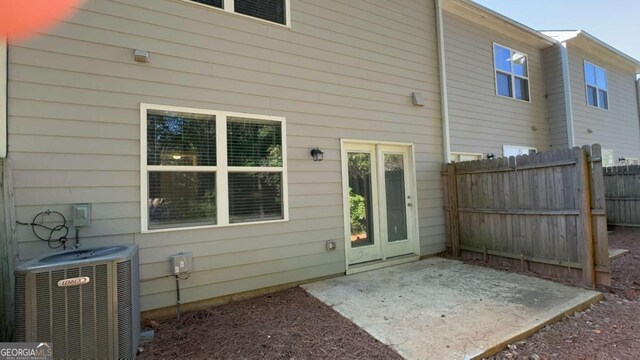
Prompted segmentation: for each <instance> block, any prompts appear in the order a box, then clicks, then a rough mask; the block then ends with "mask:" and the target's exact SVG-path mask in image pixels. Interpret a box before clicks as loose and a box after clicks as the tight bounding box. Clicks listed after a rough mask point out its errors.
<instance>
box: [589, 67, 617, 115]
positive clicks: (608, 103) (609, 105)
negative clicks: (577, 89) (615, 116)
mask: <svg viewBox="0 0 640 360" xmlns="http://www.w3.org/2000/svg"><path fill="white" fill-rule="evenodd" d="M587 64H589V65H591V66H593V67H595V68H596V69H600V70H602V71H604V76H605V79H606V81H607V88H606V89H601V88H599V87H598V85H596V86H595V88H596V91H597V92H599V91H600V90H604V91H606V92H607V108H606V109H605V108H601V107H600V106H593V105H591V104H589V86H591V85H589V84H587V74H586V71H585V70H586V69H585V68H586V67H587ZM582 76H584V95H585V98H584V101H585V102H586V103H587V106H588V107H589V108H592V109H599V110H602V111H609V109H611V98H610V97H609V72H608V71H607V69H605V68H603V67H602V66H598V65H596V64H594V63H592V62H590V61H587V60H585V61H584V64H583V65H582ZM596 82H597V81H596ZM599 95H600V94H599V93H596V101H597V102H598V104H599V103H600V100H599V98H598V96H599Z"/></svg>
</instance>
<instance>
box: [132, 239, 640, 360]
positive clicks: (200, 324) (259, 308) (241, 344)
mask: <svg viewBox="0 0 640 360" xmlns="http://www.w3.org/2000/svg"><path fill="white" fill-rule="evenodd" d="M609 245H610V247H612V248H622V249H627V250H629V252H628V253H626V254H623V255H621V256H619V257H617V258H615V259H614V260H613V263H612V270H613V274H612V275H613V276H612V278H613V279H612V280H613V286H612V287H610V288H600V289H598V290H600V291H602V292H603V293H604V294H605V300H604V301H603V302H601V303H599V304H596V305H592V306H591V307H590V308H588V309H587V310H585V311H583V312H579V313H575V314H574V315H573V316H570V317H567V318H565V319H564V320H563V321H560V322H557V323H555V324H552V325H549V326H546V327H545V328H544V329H542V330H541V331H539V332H537V333H536V334H534V335H533V336H531V337H530V338H528V339H526V340H524V341H520V342H517V343H515V344H511V345H509V348H508V349H507V350H505V351H503V352H501V353H498V354H497V355H495V356H493V357H492V358H491V359H492V360H502V359H535V360H538V359H603V360H604V359H606V360H609V359H640V229H628V228H617V229H615V230H614V231H613V233H611V234H610V235H609ZM464 261H465V262H468V263H471V264H474V265H480V266H488V267H492V268H496V269H499V270H507V271H512V272H521V271H520V269H519V268H518V267H510V266H509V265H508V264H499V263H498V264H486V263H484V262H482V261H474V260H464ZM526 275H529V276H539V277H543V278H545V279H548V280H553V281H558V282H563V283H565V284H566V285H573V286H576V285H577V284H576V283H572V282H570V281H567V280H564V279H550V278H548V277H544V276H540V275H538V274H535V273H531V272H529V273H526ZM153 326H154V327H155V337H154V339H153V341H151V342H147V343H144V344H143V345H142V346H143V348H144V352H143V353H142V354H141V356H140V357H139V359H142V360H148V359H194V360H195V359H400V356H399V355H398V354H396V353H395V352H394V351H393V350H392V349H391V348H389V347H388V346H386V345H384V344H382V343H380V342H378V341H377V340H376V339H374V338H373V337H371V336H370V335H369V334H367V333H366V332H365V331H364V330H362V329H360V328H358V327H357V326H355V325H354V324H353V323H352V322H351V321H349V320H348V319H346V318H344V317H342V316H341V315H340V314H338V313H337V312H335V311H334V310H332V309H331V308H330V307H328V306H326V305H325V304H323V303H322V302H320V301H318V300H316V299H315V298H313V297H311V296H310V295H308V294H307V293H306V292H305V291H304V290H302V289H300V288H295V289H290V290H286V291H283V292H279V293H275V294H271V295H266V296H262V297H258V298H255V299H251V300H245V301H239V302H235V303H230V304H227V305H223V306H218V307H213V308H210V309H207V310H204V311H199V312H194V313H190V314H185V315H183V317H182V318H181V319H180V320H176V319H173V320H168V321H163V322H159V323H153Z"/></svg>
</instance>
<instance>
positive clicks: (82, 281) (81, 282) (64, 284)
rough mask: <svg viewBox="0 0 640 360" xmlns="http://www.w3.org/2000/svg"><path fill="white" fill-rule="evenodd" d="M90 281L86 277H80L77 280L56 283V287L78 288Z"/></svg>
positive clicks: (71, 279) (64, 280)
mask: <svg viewBox="0 0 640 360" xmlns="http://www.w3.org/2000/svg"><path fill="white" fill-rule="evenodd" d="M89 281H91V279H90V278H89V277H88V276H81V277H77V278H70V279H63V280H60V281H58V287H69V286H79V285H84V284H88V283H89Z"/></svg>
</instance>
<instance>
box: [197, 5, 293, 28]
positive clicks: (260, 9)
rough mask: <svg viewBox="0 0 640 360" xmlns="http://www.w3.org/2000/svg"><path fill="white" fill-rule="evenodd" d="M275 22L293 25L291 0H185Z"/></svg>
mask: <svg viewBox="0 0 640 360" xmlns="http://www.w3.org/2000/svg"><path fill="white" fill-rule="evenodd" d="M185 1H188V2H192V3H196V4H201V5H204V6H207V7H213V8H217V9H221V10H224V11H226V12H230V13H234V14H239V15H243V16H249V17H252V18H255V19H259V20H263V21H267V22H270V23H274V24H279V25H284V26H287V27H290V26H291V14H290V9H291V7H290V1H291V0H185Z"/></svg>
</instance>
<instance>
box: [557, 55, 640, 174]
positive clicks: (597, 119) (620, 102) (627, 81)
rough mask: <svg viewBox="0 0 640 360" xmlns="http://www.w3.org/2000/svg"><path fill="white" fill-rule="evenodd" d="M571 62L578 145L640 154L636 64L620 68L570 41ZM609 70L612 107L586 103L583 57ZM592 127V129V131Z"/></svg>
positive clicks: (622, 154) (618, 153)
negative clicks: (592, 145)
mask: <svg viewBox="0 0 640 360" xmlns="http://www.w3.org/2000/svg"><path fill="white" fill-rule="evenodd" d="M568 50H569V66H570V71H571V93H572V102H573V116H574V120H573V121H574V132H575V138H576V145H580V146H582V145H586V144H594V143H599V144H601V145H602V147H603V148H605V149H611V150H613V155H614V160H615V162H616V164H617V162H618V158H620V157H634V158H637V157H640V125H639V124H638V102H637V98H636V95H635V94H636V90H635V88H636V83H635V71H634V70H633V66H631V65H630V66H629V68H628V69H624V68H621V67H620V66H618V65H616V64H613V63H611V62H609V61H607V60H606V59H603V58H601V57H600V56H597V55H594V54H592V53H591V52H589V53H587V52H586V51H584V50H582V49H581V48H579V47H577V46H574V45H572V44H571V43H569V47H568ZM585 60H587V61H589V62H590V63H592V64H594V65H597V66H600V67H602V68H604V69H605V70H607V83H608V91H609V110H602V109H598V108H594V107H590V106H588V105H587V95H586V87H585V86H586V85H585V76H584V61H585ZM589 129H591V131H592V133H591V134H590V133H589V131H588V130H589Z"/></svg>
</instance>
